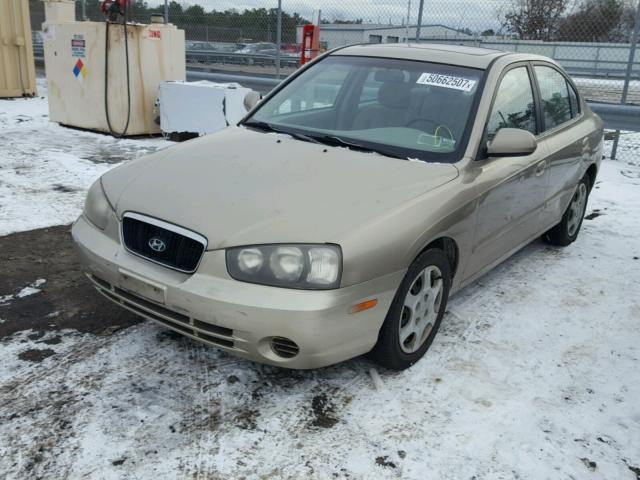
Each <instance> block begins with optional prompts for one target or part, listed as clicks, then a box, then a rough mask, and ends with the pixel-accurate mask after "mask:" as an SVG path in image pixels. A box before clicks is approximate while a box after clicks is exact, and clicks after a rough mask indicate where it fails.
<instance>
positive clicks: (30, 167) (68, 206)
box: [0, 79, 170, 235]
mask: <svg viewBox="0 0 640 480" xmlns="http://www.w3.org/2000/svg"><path fill="white" fill-rule="evenodd" d="M38 93H39V94H40V96H39V97H35V98H31V99H16V100H6V99H0V146H1V147H0V212H2V215H0V235H5V234H8V233H11V232H14V231H22V230H30V229H34V228H39V227H47V226H51V225H60V224H63V223H69V222H71V221H72V220H74V219H75V218H76V217H77V216H78V215H79V213H80V211H81V210H82V205H83V203H84V196H85V193H86V190H87V188H88V187H89V186H90V185H91V183H92V182H93V181H94V180H95V179H96V178H98V177H99V176H100V175H101V174H102V173H104V172H106V171H107V170H108V169H109V168H112V167H113V166H115V165H117V164H118V163H120V162H123V161H125V160H127V159H130V158H135V157H137V156H139V155H143V154H146V153H150V152H152V151H154V150H156V149H158V148H162V147H164V146H166V145H170V142H166V141H165V140H163V139H162V138H146V139H136V140H129V139H126V140H117V139H114V138H113V137H110V136H108V135H102V134H97V133H90V132H84V131H80V130H74V129H70V128H65V127H61V126H59V125H57V124H55V123H51V122H49V118H48V106H47V100H46V83H45V82H44V80H43V79H38Z"/></svg>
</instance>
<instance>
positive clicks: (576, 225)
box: [542, 175, 590, 247]
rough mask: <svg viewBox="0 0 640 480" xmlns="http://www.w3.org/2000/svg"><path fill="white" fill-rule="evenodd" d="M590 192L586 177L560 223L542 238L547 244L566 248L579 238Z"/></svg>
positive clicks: (579, 184) (581, 181) (579, 185)
mask: <svg viewBox="0 0 640 480" xmlns="http://www.w3.org/2000/svg"><path fill="white" fill-rule="evenodd" d="M589 190H590V182H589V177H588V176H587V175H585V176H584V177H583V178H582V180H580V183H578V187H577V188H576V191H575V193H574V194H573V197H572V198H571V203H569V206H568V207H567V210H566V211H565V212H564V215H563V216H562V220H560V223H559V224H558V225H556V226H555V227H553V228H552V229H551V230H549V231H548V232H546V233H545V234H544V235H543V236H542V238H543V239H544V240H545V241H546V242H547V243H550V244H551V245H558V246H560V247H564V246H567V245H569V244H570V243H573V242H574V241H575V240H576V238H578V233H579V232H580V227H581V226H582V220H583V219H584V212H585V211H586V209H587V200H588V199H589Z"/></svg>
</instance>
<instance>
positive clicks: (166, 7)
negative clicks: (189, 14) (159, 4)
mask: <svg viewBox="0 0 640 480" xmlns="http://www.w3.org/2000/svg"><path fill="white" fill-rule="evenodd" d="M167 23H169V0H164V24H165V25H166V24H167Z"/></svg>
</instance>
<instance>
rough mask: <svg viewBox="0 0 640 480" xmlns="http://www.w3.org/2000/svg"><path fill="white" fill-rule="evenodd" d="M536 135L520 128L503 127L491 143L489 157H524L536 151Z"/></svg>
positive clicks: (488, 145) (488, 148)
mask: <svg viewBox="0 0 640 480" xmlns="http://www.w3.org/2000/svg"><path fill="white" fill-rule="evenodd" d="M537 147H538V144H537V142H536V137H534V136H533V134H532V133H531V132H528V131H527V130H522V129H520V128H501V129H500V130H498V133H496V136H495V137H493V140H491V141H490V142H489V143H487V155H488V156H489V157H523V156H525V155H531V154H532V153H533V152H535V151H536V148H537Z"/></svg>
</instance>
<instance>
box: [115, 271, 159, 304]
mask: <svg viewBox="0 0 640 480" xmlns="http://www.w3.org/2000/svg"><path fill="white" fill-rule="evenodd" d="M119 273H120V282H119V283H120V287H121V288H122V289H123V290H128V291H130V292H131V293H133V294H135V295H139V296H141V297H143V298H146V299H147V300H151V301H152V302H156V303H160V304H162V305H164V303H165V298H166V287H165V286H164V285H161V284H159V283H156V282H152V281H150V280H147V279H146V278H142V277H139V276H138V275H136V274H135V273H132V272H129V271H128V270H123V269H119Z"/></svg>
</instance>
